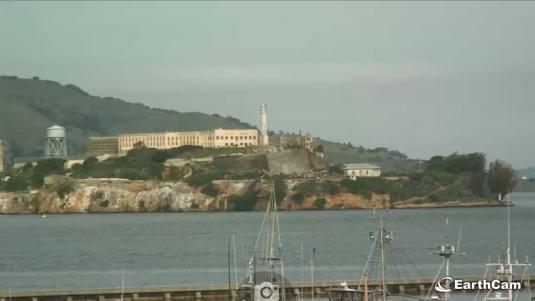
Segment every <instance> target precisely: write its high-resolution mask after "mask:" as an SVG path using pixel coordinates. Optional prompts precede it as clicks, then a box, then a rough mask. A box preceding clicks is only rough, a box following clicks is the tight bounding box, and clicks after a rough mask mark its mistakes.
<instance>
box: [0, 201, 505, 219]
mask: <svg viewBox="0 0 535 301" xmlns="http://www.w3.org/2000/svg"><path fill="white" fill-rule="evenodd" d="M504 206H507V202H504V201H498V200H474V201H453V202H444V203H422V204H405V205H397V206H396V207H393V208H386V209H385V208H328V209H312V208H311V209H284V208H280V209H279V211H282V212H291V211H298V212H306V211H316V212H317V211H368V210H374V209H376V210H388V211H391V210H406V209H449V208H483V207H504ZM511 206H514V203H512V202H511ZM236 212H263V210H251V211H237V210H236V211H220V210H202V211H201V210H197V211H195V210H188V211H186V210H184V211H146V212H139V211H115V212H64V213H59V212H53V213H28V212H22V213H0V215H6V216H7V215H27V216H32V215H33V216H49V215H50V216H56V215H93V214H106V215H108V214H155V213H165V214H173V213H175V214H176V213H190V214H202V213H221V214H224V213H236Z"/></svg>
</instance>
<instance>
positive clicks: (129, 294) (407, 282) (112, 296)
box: [0, 275, 535, 301]
mask: <svg viewBox="0 0 535 301" xmlns="http://www.w3.org/2000/svg"><path fill="white" fill-rule="evenodd" d="M460 279H463V280H469V281H477V280H480V279H481V276H470V277H460ZM517 280H518V279H517ZM343 281H344V280H339V281H317V282H315V283H314V284H313V285H312V283H311V282H304V283H299V282H294V283H292V286H291V287H286V288H285V291H286V295H287V296H292V297H299V296H300V294H303V295H304V297H305V298H308V297H309V296H311V295H312V290H314V294H315V296H316V297H319V298H322V297H325V296H326V289H328V288H331V287H338V286H340V283H341V282H343ZM533 281H535V275H531V276H530V277H529V279H528V280H525V281H524V283H523V285H524V287H525V288H528V287H531V288H533V287H535V285H533V284H532V283H533ZM346 282H347V283H348V285H349V286H350V287H357V286H358V285H359V283H358V281H346ZM433 283H434V279H433V278H403V279H390V280H387V284H388V286H389V288H390V290H391V291H392V292H393V293H404V294H415V295H416V294H417V295H422V294H426V293H427V292H428V290H429V289H430V287H431V285H433ZM530 284H531V285H530ZM378 285H379V283H376V282H374V281H370V282H369V286H370V287H371V288H373V287H375V286H378ZM122 291H123V289H122V288H121V287H108V288H85V289H59V290H41V291H13V292H8V291H0V301H11V300H13V301H57V300H60V301H108V300H120V299H121V292H122ZM235 294H236V291H235V289H234V287H233V288H232V290H230V291H229V286H228V284H220V285H199V286H195V285H192V286H183V285H176V286H153V287H125V288H124V296H123V300H125V301H172V300H192V301H203V300H215V299H217V300H229V299H230V296H232V297H234V296H235ZM296 299H297V298H296Z"/></svg>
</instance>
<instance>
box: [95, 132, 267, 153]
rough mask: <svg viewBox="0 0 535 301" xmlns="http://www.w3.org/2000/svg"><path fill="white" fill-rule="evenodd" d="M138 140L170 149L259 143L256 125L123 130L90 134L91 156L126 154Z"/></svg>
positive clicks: (241, 145)
mask: <svg viewBox="0 0 535 301" xmlns="http://www.w3.org/2000/svg"><path fill="white" fill-rule="evenodd" d="M137 143H142V144H143V145H145V146H146V147H151V148H157V149H169V148H175V147H180V146H184V145H196V146H202V147H213V148H221V147H248V146H256V145H258V130H257V129H222V128H219V129H215V130H213V131H196V132H162V133H139V134H124V135H119V136H115V137H89V143H88V148H87V149H88V152H87V154H88V155H90V156H96V155H102V154H118V155H124V154H126V153H127V152H128V151H129V150H131V149H133V148H134V146H135V145H136V144H137Z"/></svg>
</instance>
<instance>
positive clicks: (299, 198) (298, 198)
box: [292, 192, 305, 204]
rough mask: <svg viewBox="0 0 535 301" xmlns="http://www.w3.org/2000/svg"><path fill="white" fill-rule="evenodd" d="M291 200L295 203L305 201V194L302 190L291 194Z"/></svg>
mask: <svg viewBox="0 0 535 301" xmlns="http://www.w3.org/2000/svg"><path fill="white" fill-rule="evenodd" d="M292 200H293V201H294V203H296V204H302V203H303V202H304V201H305V194H304V193H302V192H297V193H295V194H294V195H292Z"/></svg>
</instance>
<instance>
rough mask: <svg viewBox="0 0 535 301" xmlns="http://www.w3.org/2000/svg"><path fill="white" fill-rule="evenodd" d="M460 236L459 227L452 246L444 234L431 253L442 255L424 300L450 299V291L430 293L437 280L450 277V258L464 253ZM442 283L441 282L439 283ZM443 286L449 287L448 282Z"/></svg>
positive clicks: (446, 300)
mask: <svg viewBox="0 0 535 301" xmlns="http://www.w3.org/2000/svg"><path fill="white" fill-rule="evenodd" d="M446 226H448V218H446ZM461 237H462V228H460V229H459V234H458V236H457V245H456V246H454V245H452V244H451V243H450V242H449V239H448V236H447V235H445V236H444V243H442V244H441V245H439V246H438V248H437V250H436V252H434V253H433V255H437V256H439V257H442V258H443V259H442V263H441V264H440V267H439V269H438V271H437V275H436V277H435V281H434V283H433V285H431V287H430V288H429V291H428V292H427V295H426V297H425V300H429V299H431V300H443V301H449V300H450V291H444V292H441V293H440V294H441V295H438V294H433V295H431V293H432V291H433V288H435V287H436V286H437V285H439V284H441V283H439V281H441V279H444V278H446V279H449V278H450V277H451V275H450V261H451V258H452V257H454V256H456V255H465V253H462V252H460V251H459V250H460V249H459V248H460V245H461ZM441 285H442V284H441ZM444 286H445V287H449V286H450V283H449V282H448V283H444Z"/></svg>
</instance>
